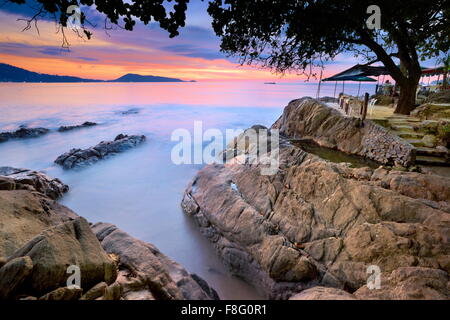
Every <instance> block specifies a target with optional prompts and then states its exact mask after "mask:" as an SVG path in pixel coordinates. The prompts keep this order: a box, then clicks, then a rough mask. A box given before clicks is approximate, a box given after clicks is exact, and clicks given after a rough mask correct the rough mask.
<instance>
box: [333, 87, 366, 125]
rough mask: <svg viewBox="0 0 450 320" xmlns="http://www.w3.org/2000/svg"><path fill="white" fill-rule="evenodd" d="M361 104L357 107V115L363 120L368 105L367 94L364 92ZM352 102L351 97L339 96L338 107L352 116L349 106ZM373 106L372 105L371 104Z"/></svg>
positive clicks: (351, 109)
mask: <svg viewBox="0 0 450 320" xmlns="http://www.w3.org/2000/svg"><path fill="white" fill-rule="evenodd" d="M358 101H359V102H360V103H361V106H360V108H359V112H358V116H359V117H360V118H361V120H362V121H364V120H365V119H366V117H367V109H368V107H369V94H368V93H367V92H366V93H365V94H364V100H363V101H360V100H358ZM351 102H352V98H350V97H347V96H340V97H339V108H340V109H341V110H343V111H344V113H345V114H346V115H348V116H353V113H354V112H353V108H351V106H350V103H351ZM372 107H373V106H372Z"/></svg>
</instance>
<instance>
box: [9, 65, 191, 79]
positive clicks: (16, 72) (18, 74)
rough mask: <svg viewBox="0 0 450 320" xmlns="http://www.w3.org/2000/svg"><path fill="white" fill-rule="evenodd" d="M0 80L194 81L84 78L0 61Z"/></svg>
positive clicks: (143, 77)
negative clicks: (40, 71) (25, 67)
mask: <svg viewBox="0 0 450 320" xmlns="http://www.w3.org/2000/svg"><path fill="white" fill-rule="evenodd" d="M0 82H49V83H57V82H196V81H195V80H190V81H184V80H181V79H177V78H168V77H158V76H150V75H140V74H133V73H128V74H126V75H124V76H121V77H119V78H117V79H114V80H96V79H84V78H79V77H72V76H57V75H52V74H45V73H37V72H32V71H28V70H25V69H22V68H18V67H15V66H12V65H9V64H6V63H0Z"/></svg>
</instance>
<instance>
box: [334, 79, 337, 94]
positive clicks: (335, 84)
mask: <svg viewBox="0 0 450 320" xmlns="http://www.w3.org/2000/svg"><path fill="white" fill-rule="evenodd" d="M336 87H337V81H336V82H335V83H334V94H333V98H336Z"/></svg>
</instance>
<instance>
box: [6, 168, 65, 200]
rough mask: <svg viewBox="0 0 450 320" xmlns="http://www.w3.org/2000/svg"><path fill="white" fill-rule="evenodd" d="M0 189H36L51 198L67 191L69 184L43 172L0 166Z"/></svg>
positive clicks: (55, 197)
mask: <svg viewBox="0 0 450 320" xmlns="http://www.w3.org/2000/svg"><path fill="white" fill-rule="evenodd" d="M0 190H30V191H37V192H40V193H43V194H45V195H46V196H48V197H49V198H51V199H57V198H59V197H61V196H62V195H63V194H64V193H65V192H67V191H69V186H68V185H66V184H64V183H62V182H61V180H59V179H58V178H51V177H49V176H48V175H46V174H45V173H43V172H38V171H33V170H28V169H18V168H12V167H0Z"/></svg>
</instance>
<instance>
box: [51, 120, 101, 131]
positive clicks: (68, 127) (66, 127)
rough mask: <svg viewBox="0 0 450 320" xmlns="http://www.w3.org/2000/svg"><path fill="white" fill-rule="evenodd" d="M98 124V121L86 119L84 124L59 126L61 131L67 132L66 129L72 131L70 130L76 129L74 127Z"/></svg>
mask: <svg viewBox="0 0 450 320" xmlns="http://www.w3.org/2000/svg"><path fill="white" fill-rule="evenodd" d="M96 125H97V123H95V122H90V121H86V122H83V123H82V124H79V125H73V126H61V127H59V129H58V131H59V132H65V131H70V130H74V129H80V128H86V127H93V126H96Z"/></svg>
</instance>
